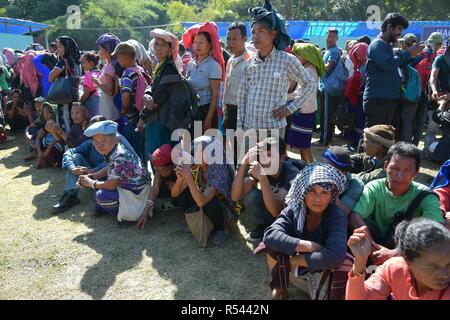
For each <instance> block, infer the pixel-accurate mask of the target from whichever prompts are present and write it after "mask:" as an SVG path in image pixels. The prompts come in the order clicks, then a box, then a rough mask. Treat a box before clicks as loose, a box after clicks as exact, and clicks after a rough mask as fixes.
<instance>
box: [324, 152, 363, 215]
mask: <svg viewBox="0 0 450 320" xmlns="http://www.w3.org/2000/svg"><path fill="white" fill-rule="evenodd" d="M322 162H324V163H327V164H329V165H331V166H333V167H335V168H336V169H338V170H339V171H341V172H342V174H343V175H345V177H346V178H347V185H346V187H345V191H344V192H343V193H342V194H341V195H340V196H339V198H338V199H336V200H337V202H336V204H337V205H338V206H339V207H340V208H341V209H342V210H343V211H344V213H345V214H346V216H348V215H350V212H351V211H352V210H353V207H354V206H355V204H356V202H357V201H358V199H359V197H360V195H361V193H362V191H363V189H364V183H363V182H362V181H361V180H360V179H358V178H356V177H355V176H353V175H352V174H351V173H350V170H351V169H352V167H353V162H352V159H351V157H350V151H348V149H347V148H344V147H338V146H335V147H330V148H328V149H327V150H326V151H325V153H324V155H323V159H322Z"/></svg>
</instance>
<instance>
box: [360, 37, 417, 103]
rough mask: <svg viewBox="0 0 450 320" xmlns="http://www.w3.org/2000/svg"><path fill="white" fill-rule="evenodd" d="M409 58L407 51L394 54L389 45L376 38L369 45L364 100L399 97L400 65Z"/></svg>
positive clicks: (395, 98) (394, 98) (405, 62)
mask: <svg viewBox="0 0 450 320" xmlns="http://www.w3.org/2000/svg"><path fill="white" fill-rule="evenodd" d="M410 60H411V55H410V54H409V52H405V51H400V52H398V53H396V54H394V50H392V48H391V46H390V45H389V44H388V43H387V42H386V41H384V40H382V39H381V38H377V39H376V40H375V41H373V42H372V43H371V44H370V46H369V51H368V59H367V67H366V88H365V90H364V101H367V100H372V99H376V98H383V99H392V100H398V99H399V98H400V86H401V81H402V78H401V75H400V67H401V66H403V65H405V64H407V63H408V62H409V61H410Z"/></svg>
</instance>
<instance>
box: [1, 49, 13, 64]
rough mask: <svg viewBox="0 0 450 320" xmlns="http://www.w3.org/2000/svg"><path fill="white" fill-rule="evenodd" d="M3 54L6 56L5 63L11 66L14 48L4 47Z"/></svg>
mask: <svg viewBox="0 0 450 320" xmlns="http://www.w3.org/2000/svg"><path fill="white" fill-rule="evenodd" d="M3 54H4V55H5V58H6V64H7V65H8V67H10V68H12V67H13V66H14V63H15V62H14V60H15V56H14V55H15V54H14V50H13V49H11V48H4V49H3Z"/></svg>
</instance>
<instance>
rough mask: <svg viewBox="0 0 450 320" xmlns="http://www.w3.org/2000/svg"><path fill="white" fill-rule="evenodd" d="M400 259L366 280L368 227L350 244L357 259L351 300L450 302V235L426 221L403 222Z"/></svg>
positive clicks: (399, 237)
mask: <svg viewBox="0 0 450 320" xmlns="http://www.w3.org/2000/svg"><path fill="white" fill-rule="evenodd" d="M395 237H396V242H397V250H398V252H399V253H400V257H394V258H391V259H389V260H387V261H386V262H385V263H384V264H383V265H382V266H380V267H379V268H377V270H376V272H375V273H374V274H372V275H371V276H370V278H369V279H368V280H366V281H364V280H365V271H366V264H367V259H368V258H369V255H370V253H371V247H372V243H371V241H370V238H369V234H368V229H367V227H362V228H360V229H356V230H355V231H354V233H353V235H352V236H351V237H350V239H349V241H348V246H349V248H350V249H351V251H352V253H353V255H354V256H355V262H354V265H353V268H352V270H351V271H350V272H349V279H348V283H347V294H346V298H347V300H387V299H388V297H391V298H392V299H394V300H450V270H449V268H450V267H449V266H450V231H449V230H448V229H446V228H445V227H444V226H443V225H442V224H440V223H438V222H436V221H432V220H428V219H425V218H420V219H415V220H412V221H403V222H402V223H400V224H399V225H398V226H397V228H396V230H395Z"/></svg>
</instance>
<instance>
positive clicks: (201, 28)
mask: <svg viewBox="0 0 450 320" xmlns="http://www.w3.org/2000/svg"><path fill="white" fill-rule="evenodd" d="M199 32H206V33H209V35H210V36H211V41H212V54H213V58H214V60H216V61H217V62H218V63H219V64H220V66H221V67H222V80H225V75H226V74H225V60H224V58H223V53H222V47H221V46H220V42H219V31H218V28H217V25H216V24H215V23H214V22H205V23H200V24H196V25H193V26H192V27H190V28H189V29H188V30H187V31H186V32H185V33H184V34H183V44H184V46H185V48H186V49H189V48H190V47H191V46H192V44H193V43H194V38H195V36H196V35H197V34H198V33H199ZM194 54H195V53H194Z"/></svg>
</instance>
